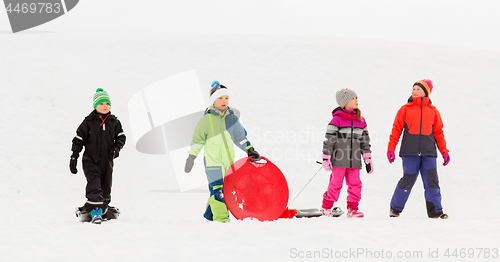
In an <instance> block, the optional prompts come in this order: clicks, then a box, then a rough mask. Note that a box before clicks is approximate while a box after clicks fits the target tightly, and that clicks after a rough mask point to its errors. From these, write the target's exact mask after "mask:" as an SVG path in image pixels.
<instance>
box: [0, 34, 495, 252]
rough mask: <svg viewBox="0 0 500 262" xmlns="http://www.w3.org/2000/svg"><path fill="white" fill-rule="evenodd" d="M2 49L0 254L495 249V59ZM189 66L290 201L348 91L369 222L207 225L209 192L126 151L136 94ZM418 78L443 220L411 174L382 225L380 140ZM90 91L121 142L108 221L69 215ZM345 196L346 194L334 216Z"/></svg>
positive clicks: (81, 46) (213, 49) (461, 54)
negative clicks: (441, 133)
mask: <svg viewBox="0 0 500 262" xmlns="http://www.w3.org/2000/svg"><path fill="white" fill-rule="evenodd" d="M0 46H1V51H0V61H1V62H0V101H1V102H0V107H1V112H2V113H1V115H0V134H1V135H0V195H1V197H0V221H1V223H0V257H1V259H0V260H1V261H90V260H94V259H99V260H104V261H120V262H122V261H286V260H294V259H296V258H304V259H307V258H318V259H329V260H333V259H338V258H340V259H341V260H357V259H359V258H361V260H369V261H385V260H387V258H388V257H390V258H392V259H393V260H394V258H396V257H399V258H401V259H400V260H402V261H436V259H435V257H436V255H437V256H438V258H439V259H447V258H450V259H452V260H459V261H480V260H486V261H490V260H489V259H491V258H493V257H494V256H495V254H496V256H498V248H499V246H498V243H497V242H496V241H495V239H497V238H498V236H497V235H498V232H499V230H500V228H499V225H500V221H499V218H498V217H499V215H500V210H499V208H498V204H497V203H498V201H499V200H500V199H499V198H500V191H499V190H498V188H499V186H500V176H499V172H498V170H499V162H498V158H497V148H499V146H500V143H499V140H498V139H497V137H496V131H497V130H500V124H499V121H498V114H499V108H500V107H499V105H498V103H497V101H496V100H495V92H496V91H497V89H498V83H499V80H498V72H499V70H500V54H499V53H498V52H495V51H487V50H481V49H472V48H459V47H452V46H445V45H432V44H417V43H409V42H394V41H381V40H368V39H356V38H335V37H307V38H304V37H292V36H290V37H287V36H263V35H260V36H259V35H253V36H244V35H232V36H230V35H203V34H194V35H189V34H166V33H152V32H150V33H148V32H100V33H99V32H94V33H85V32H78V33H69V32H58V33H53V32H38V33H37V32H35V33H29V34H18V35H15V36H14V37H12V35H6V34H4V35H0ZM191 69H196V71H197V73H198V78H199V82H200V85H201V86H202V87H203V88H206V89H207V90H206V92H207V93H208V87H209V85H210V83H211V82H212V81H213V80H219V81H220V82H221V83H223V84H224V85H226V86H228V87H229V90H230V93H231V101H230V105H232V106H234V107H236V108H238V109H239V110H240V111H241V112H242V116H243V117H244V119H245V121H244V124H245V127H246V128H247V131H248V133H249V136H248V137H249V139H250V141H252V143H253V144H254V145H255V147H256V149H257V150H258V151H259V152H260V153H261V154H262V155H264V156H266V157H268V158H269V159H271V160H272V161H273V162H274V163H275V164H276V165H277V166H278V167H280V168H281V170H282V171H283V173H284V174H285V176H286V178H287V181H288V184H289V188H290V199H292V198H293V197H295V196H296V195H297V194H298V193H299V191H300V190H301V189H302V188H303V186H304V185H305V184H306V183H307V182H308V181H309V180H310V178H311V177H312V176H313V174H314V173H315V172H316V171H318V169H319V167H320V166H319V165H318V164H316V163H315V161H316V160H319V158H320V154H321V145H322V141H323V135H324V132H325V128H326V125H327V123H328V122H329V120H330V117H331V113H330V112H331V111H332V109H334V108H335V107H336V102H335V99H334V94H335V92H336V91H337V90H338V89H340V88H343V87H349V88H351V89H353V90H355V91H356V92H357V93H358V95H359V104H360V109H361V110H362V112H363V115H364V116H365V118H366V119H367V122H368V125H369V130H370V132H371V137H372V149H373V153H372V155H373V161H374V168H375V171H374V173H373V174H371V175H367V174H366V173H365V172H364V171H363V172H362V180H363V183H364V186H363V191H362V194H363V195H362V200H361V203H360V209H361V210H362V211H364V212H365V215H366V217H365V218H363V219H347V218H346V217H345V216H344V217H341V218H337V219H330V218H313V219H288V220H278V221H274V222H259V221H255V220H244V221H237V220H235V219H233V220H232V222H230V223H227V224H220V223H208V222H206V221H205V220H204V218H203V217H202V216H201V214H202V212H203V211H204V209H205V204H206V200H207V198H208V190H207V189H205V188H201V189H197V190H192V191H188V192H185V193H180V191H179V190H178V188H177V185H176V181H175V179H174V178H173V176H172V174H169V173H168V172H167V168H168V161H167V160H166V159H165V157H164V156H162V155H147V154H142V153H139V152H137V151H136V150H135V148H134V141H133V139H132V136H131V135H130V123H129V120H128V109H127V104H128V100H129V99H130V97H131V96H132V95H133V94H134V93H136V92H138V91H139V90H140V89H141V88H143V87H145V86H147V85H149V84H151V83H154V82H156V81H158V80H160V79H163V78H165V77H168V76H171V75H174V74H177V73H180V72H184V71H187V70H191ZM422 78H430V79H432V80H433V82H434V90H433V93H432V95H431V99H432V101H433V104H434V105H436V106H437V108H438V109H439V110H440V112H441V114H442V116H443V120H444V123H445V136H446V139H447V142H448V147H449V149H450V156H451V163H450V164H449V165H448V166H447V167H442V166H441V165H439V167H438V173H439V176H440V184H441V189H442V195H443V206H444V209H445V212H446V213H448V214H449V215H450V219H449V220H446V221H444V220H432V219H428V218H427V217H426V212H425V202H424V198H423V189H422V186H421V180H420V178H419V180H418V181H417V183H416V185H415V188H414V190H413V192H412V195H411V197H410V199H409V201H408V204H407V208H406V209H405V211H404V213H403V216H402V217H401V218H398V219H391V218H389V217H388V211H389V210H388V209H389V202H390V198H391V195H392V192H393V190H394V187H395V186H396V183H397V181H398V180H399V178H400V177H401V176H402V168H401V160H400V159H399V158H398V159H397V160H396V162H395V163H394V164H392V165H390V164H388V163H387V160H386V157H385V155H386V147H387V142H388V136H389V132H390V130H391V126H392V121H393V119H394V116H395V114H396V111H397V110H398V108H399V107H400V106H401V105H403V104H404V103H405V101H406V100H407V98H408V97H409V96H410V92H411V87H412V84H413V82H414V81H415V80H418V79H422ZM97 87H103V88H104V89H105V90H106V91H108V92H109V94H110V96H111V100H112V110H111V111H112V113H114V114H115V115H117V116H118V117H119V119H120V120H121V121H122V123H123V125H124V129H125V132H126V134H127V135H128V141H127V144H126V145H125V147H124V149H123V151H122V152H121V153H120V157H119V158H118V159H117V160H116V162H115V172H114V185H113V192H112V197H113V201H112V204H113V205H115V206H117V207H118V208H120V210H121V211H122V215H121V217H120V218H119V219H118V220H115V221H110V222H108V223H105V224H103V225H101V226H95V225H90V224H81V223H79V222H77V220H76V218H75V217H74V215H73V211H74V208H75V207H76V206H79V205H81V204H83V203H84V201H85V197H84V187H85V178H84V176H83V171H82V166H81V162H79V164H78V169H79V173H78V174H77V175H71V173H70V172H69V168H68V164H69V156H70V153H71V152H70V148H71V140H72V138H73V137H74V135H75V131H76V128H77V127H78V125H79V124H80V122H81V121H82V120H83V118H84V117H85V116H86V115H87V114H88V113H89V112H90V111H91V110H92V95H93V94H94V92H95V89H96V88H97ZM164 99H165V103H172V105H175V106H176V108H177V109H178V110H179V111H182V109H183V101H184V100H186V99H189V97H177V96H176V94H175V93H172V94H171V95H170V96H168V97H165V98H164ZM438 161H439V163H441V162H442V159H441V158H439V159H438ZM328 176H329V174H328V173H327V172H326V171H320V172H319V174H318V175H317V176H316V177H315V178H314V180H312V181H311V183H310V184H309V186H308V187H307V188H306V189H305V190H304V191H303V192H302V194H301V195H300V196H299V197H298V198H297V200H296V201H295V202H294V203H293V205H292V207H293V208H313V207H314V208H318V207H320V205H321V198H322V194H323V192H324V190H325V189H326V187H327V181H328ZM345 197H346V192H345V189H344V192H343V193H342V194H341V201H340V202H339V203H338V205H339V206H341V207H342V208H345ZM462 249H463V250H462ZM486 250H488V251H487V252H486ZM494 250H496V252H497V253H494V252H495V251H494ZM453 251H455V253H453ZM461 251H464V252H466V253H461ZM446 252H448V253H446ZM471 252H472V253H471ZM446 254H448V257H446ZM454 255H455V256H454ZM471 255H472V257H469V256H471ZM464 256H465V257H464ZM486 256H489V257H486ZM487 258H489V259H487ZM398 261H399V260H398Z"/></svg>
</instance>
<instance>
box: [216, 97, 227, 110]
mask: <svg viewBox="0 0 500 262" xmlns="http://www.w3.org/2000/svg"><path fill="white" fill-rule="evenodd" d="M228 106H229V96H221V97H219V98H217V99H216V100H215V102H214V107H215V108H216V109H217V110H220V111H225V110H226V109H227V107H228Z"/></svg>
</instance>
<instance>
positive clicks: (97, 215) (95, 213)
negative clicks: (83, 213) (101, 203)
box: [90, 208, 102, 225]
mask: <svg viewBox="0 0 500 262" xmlns="http://www.w3.org/2000/svg"><path fill="white" fill-rule="evenodd" d="M90 214H91V215H92V221H91V222H92V224H97V225H100V224H101V222H102V209H101V208H95V209H92V212H90Z"/></svg>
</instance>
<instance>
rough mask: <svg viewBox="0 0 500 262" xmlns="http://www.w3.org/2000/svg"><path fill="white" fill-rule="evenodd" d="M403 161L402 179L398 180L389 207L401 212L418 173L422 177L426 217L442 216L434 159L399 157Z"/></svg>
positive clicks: (427, 157)
mask: <svg viewBox="0 0 500 262" xmlns="http://www.w3.org/2000/svg"><path fill="white" fill-rule="evenodd" d="M401 158H402V159H403V173H404V174H403V177H402V178H401V179H400V180H399V182H398V185H397V186H396V190H395V191H394V194H393V195H392V200H391V207H392V208H393V209H395V210H397V211H403V209H404V207H405V204H406V201H407V200H408V197H409V196H410V192H411V189H412V188H413V185H414V184H415V181H417V177H418V173H419V172H420V175H421V176H422V182H423V184H424V194H425V201H426V206H427V215H428V216H429V217H436V216H439V215H441V214H443V207H442V206H441V190H440V188H439V179H438V174H437V168H436V157H430V156H401Z"/></svg>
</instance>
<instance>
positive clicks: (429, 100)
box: [408, 96, 432, 105]
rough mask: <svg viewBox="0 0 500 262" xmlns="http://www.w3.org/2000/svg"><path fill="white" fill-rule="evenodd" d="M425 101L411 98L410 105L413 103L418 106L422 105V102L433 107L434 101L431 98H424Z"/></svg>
mask: <svg viewBox="0 0 500 262" xmlns="http://www.w3.org/2000/svg"><path fill="white" fill-rule="evenodd" d="M422 98H423V99H415V98H413V96H410V98H408V103H413V102H415V103H416V104H417V105H420V102H421V101H422V102H423V103H424V104H426V103H428V104H429V105H432V101H431V99H430V98H429V97H422Z"/></svg>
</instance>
